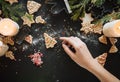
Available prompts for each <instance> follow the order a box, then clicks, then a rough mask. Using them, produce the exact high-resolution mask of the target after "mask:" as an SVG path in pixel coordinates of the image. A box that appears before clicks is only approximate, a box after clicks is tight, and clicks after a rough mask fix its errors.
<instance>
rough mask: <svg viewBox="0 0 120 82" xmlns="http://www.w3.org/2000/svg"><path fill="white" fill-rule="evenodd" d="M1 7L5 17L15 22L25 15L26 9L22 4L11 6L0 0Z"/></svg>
mask: <svg viewBox="0 0 120 82" xmlns="http://www.w3.org/2000/svg"><path fill="white" fill-rule="evenodd" d="M0 5H1V6H2V12H3V17H6V18H8V17H9V18H11V19H13V20H14V21H18V20H19V17H21V16H23V15H24V14H25V11H24V9H25V8H24V6H23V5H22V4H16V5H10V4H9V3H7V2H6V1H5V0H0Z"/></svg>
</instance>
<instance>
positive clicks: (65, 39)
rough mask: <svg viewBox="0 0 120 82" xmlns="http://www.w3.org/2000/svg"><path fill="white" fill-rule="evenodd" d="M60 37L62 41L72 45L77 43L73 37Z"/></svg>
mask: <svg viewBox="0 0 120 82" xmlns="http://www.w3.org/2000/svg"><path fill="white" fill-rule="evenodd" d="M60 39H61V40H63V42H66V43H68V44H69V45H71V46H73V47H75V45H77V44H76V42H75V41H74V38H73V37H60Z"/></svg>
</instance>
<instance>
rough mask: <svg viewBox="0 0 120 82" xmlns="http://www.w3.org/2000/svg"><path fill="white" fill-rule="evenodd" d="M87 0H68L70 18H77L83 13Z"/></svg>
mask: <svg viewBox="0 0 120 82" xmlns="http://www.w3.org/2000/svg"><path fill="white" fill-rule="evenodd" d="M88 2H89V0H69V4H70V7H71V9H72V11H73V16H72V17H71V19H73V20H77V19H78V18H79V17H83V16H84V15H85V7H86V5H87V4H88Z"/></svg>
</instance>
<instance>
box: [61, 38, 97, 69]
mask: <svg viewBox="0 0 120 82" xmlns="http://www.w3.org/2000/svg"><path fill="white" fill-rule="evenodd" d="M60 39H61V40H63V42H62V47H63V49H64V50H65V52H66V53H67V54H68V55H69V56H70V58H71V59H72V60H73V61H74V62H76V63H77V64H78V65H80V66H81V67H83V68H89V66H90V64H91V63H92V62H95V60H94V59H93V57H92V56H91V54H90V52H89V50H88V48H87V46H86V44H85V43H84V42H83V41H81V40H80V39H79V38H78V37H61V38H60ZM70 46H71V47H72V48H74V50H75V52H73V51H72V50H71V49H70Z"/></svg>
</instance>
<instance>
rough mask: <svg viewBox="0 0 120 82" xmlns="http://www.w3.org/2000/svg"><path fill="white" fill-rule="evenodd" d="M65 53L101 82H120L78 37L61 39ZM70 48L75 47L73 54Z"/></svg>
mask: <svg viewBox="0 0 120 82" xmlns="http://www.w3.org/2000/svg"><path fill="white" fill-rule="evenodd" d="M60 39H61V40H63V43H62V46H63V49H64V50H65V52H66V53H67V54H68V55H69V56H70V57H71V59H72V60H73V61H74V62H76V63H77V64H78V65H79V66H81V67H83V68H85V69H87V70H88V71H90V72H91V73H93V74H94V75H95V76H96V77H97V78H98V79H99V80H100V81H101V82H120V80H119V79H117V78H116V77H115V76H113V75H112V74H111V73H109V72H108V71H107V70H105V69H104V68H103V67H102V66H101V65H100V64H99V63H98V62H97V61H96V60H95V59H94V58H93V57H92V55H91V54H90V52H89V50H88V48H87V46H86V44H85V43H84V42H82V41H81V40H80V39H79V38H77V37H61V38H60ZM70 47H73V48H74V50H75V52H73V51H72V50H71V49H70Z"/></svg>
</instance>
